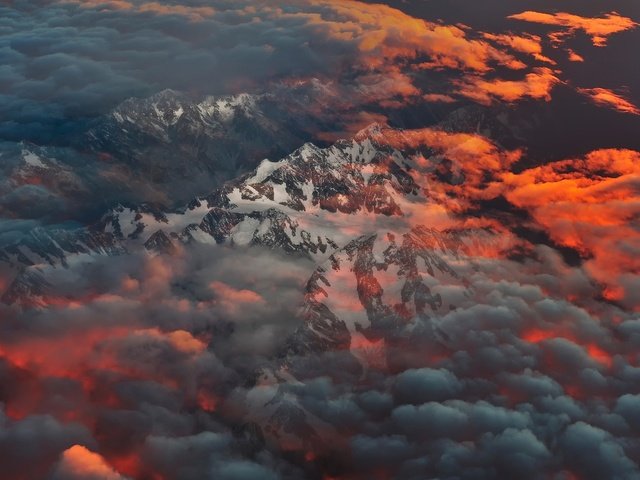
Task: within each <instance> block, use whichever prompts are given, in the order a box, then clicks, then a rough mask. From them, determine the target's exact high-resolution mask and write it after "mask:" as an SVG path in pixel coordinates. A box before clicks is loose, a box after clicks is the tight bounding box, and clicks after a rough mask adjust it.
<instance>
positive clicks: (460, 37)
mask: <svg viewBox="0 0 640 480" xmlns="http://www.w3.org/2000/svg"><path fill="white" fill-rule="evenodd" d="M309 3H310V5H312V6H317V7H324V8H326V9H328V10H330V11H332V12H333V15H334V19H331V20H330V19H329V18H322V17H319V18H316V19H315V20H314V21H313V22H314V24H316V25H317V26H318V28H321V29H323V30H324V31H325V33H326V34H327V35H328V36H329V37H330V38H338V39H344V40H354V41H356V42H357V44H358V47H359V50H360V51H361V52H362V58H363V61H364V63H365V64H366V65H368V66H370V67H375V66H380V65H381V64H382V63H383V62H387V61H389V60H393V59H399V58H408V59H416V58H418V57H420V56H427V57H429V60H428V62H425V63H423V64H422V66H423V67H424V68H456V69H465V70H475V71H487V70H489V69H490V68H491V64H492V63H496V64H499V65H503V66H507V67H510V68H516V69H517V68H524V67H525V65H523V64H522V63H521V62H518V61H517V60H516V59H514V58H513V56H512V55H510V54H509V53H507V52H504V51H502V50H499V49H497V48H494V47H492V46H491V45H490V44H489V43H487V42H485V41H482V40H473V39H469V38H467V35H466V33H465V31H464V30H463V29H461V28H459V27H457V26H453V25H441V24H435V23H430V22H427V21H424V20H422V19H418V18H415V17H411V16H409V15H407V14H405V13H403V12H401V11H400V10H397V9H395V8H391V7H388V6H386V5H378V4H373V5H372V4H365V3H362V2H358V1H352V0H346V1H335V0H310V1H309Z"/></svg>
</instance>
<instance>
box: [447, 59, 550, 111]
mask: <svg viewBox="0 0 640 480" xmlns="http://www.w3.org/2000/svg"><path fill="white" fill-rule="evenodd" d="M558 83H560V79H559V78H558V77H557V76H556V73H555V72H554V71H553V70H551V69H549V68H546V67H542V68H535V69H534V71H533V72H531V73H528V74H527V75H526V76H525V78H524V79H523V80H501V79H494V80H486V79H484V78H481V77H475V78H474V77H469V78H466V79H465V80H462V81H461V82H459V83H458V88H457V90H456V93H458V94H459V95H462V96H464V97H467V98H471V99H473V100H475V101H477V102H478V103H482V104H485V105H490V104H491V103H492V102H493V101H495V100H496V99H497V100H502V101H506V102H516V101H518V100H522V99H527V98H529V99H534V100H544V101H549V100H551V91H552V90H553V87H555V86H556V85H557V84H558Z"/></svg>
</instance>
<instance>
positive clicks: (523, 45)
mask: <svg viewBox="0 0 640 480" xmlns="http://www.w3.org/2000/svg"><path fill="white" fill-rule="evenodd" d="M484 38H486V39H487V40H492V41H494V42H496V43H499V44H500V45H505V46H507V47H511V48H512V49H513V50H515V51H516V52H522V53H526V54H529V55H531V56H532V57H533V58H535V59H536V60H538V61H540V62H545V63H550V64H555V63H556V62H554V61H553V60H551V59H550V58H549V57H546V56H545V55H543V54H542V42H541V38H540V37H538V36H537V35H512V34H500V35H496V34H492V33H485V34H484Z"/></svg>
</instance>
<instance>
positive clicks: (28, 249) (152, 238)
mask: <svg viewBox="0 0 640 480" xmlns="http://www.w3.org/2000/svg"><path fill="white" fill-rule="evenodd" d="M391 134H393V135H397V134H399V132H398V131H394V130H391V129H386V128H384V127H381V126H378V125H375V126H372V127H370V128H369V129H366V130H364V131H363V132H361V133H360V134H359V135H357V136H356V137H355V138H354V139H352V140H343V141H339V142H337V143H336V144H334V145H332V146H330V147H327V148H319V147H317V146H315V145H313V144H305V145H304V146H303V147H301V148H299V149H298V150H296V151H295V152H293V153H292V154H290V155H288V156H286V157H284V158H283V159H281V160H279V161H276V162H271V161H269V160H264V161H263V162H262V163H261V164H260V165H259V166H258V168H257V169H255V170H254V171H253V172H251V173H249V174H246V175H244V176H242V177H240V178H239V179H237V180H234V181H230V182H227V183H226V184H225V185H223V186H222V187H220V188H217V189H215V190H213V191H212V192H211V193H210V194H209V195H206V196H204V197H198V198H196V199H194V200H192V201H191V202H189V204H188V205H187V207H185V208H183V209H179V210H175V211H163V210H161V209H158V208H156V207H153V206H150V205H141V206H139V207H135V208H130V207H124V206H119V207H117V208H115V209H113V210H111V211H110V212H109V213H107V214H106V215H104V216H103V217H102V219H101V220H100V221H99V222H97V223H96V224H94V225H92V226H91V227H89V228H81V229H78V230H72V231H69V230H67V229H59V230H55V229H53V230H52V229H49V230H45V229H36V230H34V231H32V232H31V233H30V234H29V235H27V236H23V237H21V238H20V240H19V241H17V242H14V243H12V244H10V245H8V246H6V247H4V248H3V249H2V250H0V256H1V258H2V259H4V260H5V261H6V262H9V263H10V264H12V265H14V266H18V267H20V268H25V267H26V268H28V269H30V270H39V271H42V272H45V271H48V270H55V269H56V268H59V267H65V266H66V265H67V264H68V263H69V260H70V258H71V257H78V256H83V258H85V257H86V258H90V257H91V256H102V255H119V254H122V253H124V252H128V251H130V252H134V251H144V250H146V251H150V252H153V251H155V252H169V251H172V250H173V249H174V248H175V247H176V246H178V245H186V244H189V243H190V242H200V243H206V244H220V243H228V244H233V245H262V246H266V247H269V248H278V249H282V250H284V251H285V252H290V253H297V254H301V255H306V256H309V257H311V258H313V259H314V260H316V261H323V260H325V259H326V258H328V257H329V256H330V255H331V254H332V253H333V252H335V251H336V250H337V249H339V248H340V247H342V246H344V245H346V244H347V243H349V242H350V241H351V240H353V238H356V237H358V236H360V235H362V234H366V233H375V232H377V231H378V229H379V228H380V226H381V225H382V226H384V228H388V229H390V230H396V231H397V230H398V229H404V228H406V225H407V222H406V218H405V215H406V213H407V212H409V211H411V209H412V207H413V206H414V205H415V204H416V203H417V202H422V203H423V204H425V205H428V203H429V200H428V197H427V195H426V193H425V185H420V184H419V183H418V181H420V175H417V174H416V172H418V171H419V169H420V168H424V167H423V166H419V165H418V164H417V163H416V161H417V159H416V158H413V157H411V156H404V155H403V154H402V153H401V152H399V151H398V150H395V149H393V148H391V147H389V146H388V145H387V144H386V143H385V142H384V137H385V135H391ZM416 179H417V180H416ZM425 208H426V207H425ZM43 275H45V276H46V274H45V273H43ZM23 290H24V289H23ZM15 298H17V297H16V295H13V294H11V293H8V294H7V295H6V296H5V299H15Z"/></svg>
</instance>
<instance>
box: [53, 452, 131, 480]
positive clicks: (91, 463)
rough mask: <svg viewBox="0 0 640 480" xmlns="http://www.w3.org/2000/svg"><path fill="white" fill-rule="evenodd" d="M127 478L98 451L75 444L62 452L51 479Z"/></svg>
mask: <svg viewBox="0 0 640 480" xmlns="http://www.w3.org/2000/svg"><path fill="white" fill-rule="evenodd" d="M57 479H60V480H63V479H64V480H125V477H123V476H122V475H120V474H119V473H117V472H116V471H115V470H114V469H113V468H112V467H111V466H109V464H107V462H106V461H105V460H104V458H102V457H101V456H100V455H98V454H97V453H94V452H92V451H90V450H88V449H87V448H86V447H83V446H82V445H74V446H73V447H71V448H68V449H67V450H65V451H64V452H63V453H62V457H61V459H60V462H59V463H58V465H57V466H56V467H55V470H54V472H53V474H52V476H51V480H57Z"/></svg>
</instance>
